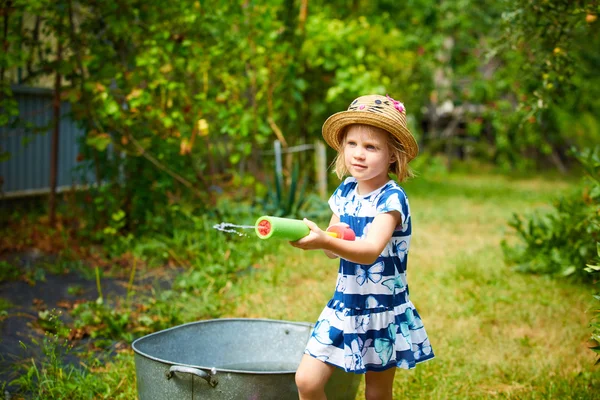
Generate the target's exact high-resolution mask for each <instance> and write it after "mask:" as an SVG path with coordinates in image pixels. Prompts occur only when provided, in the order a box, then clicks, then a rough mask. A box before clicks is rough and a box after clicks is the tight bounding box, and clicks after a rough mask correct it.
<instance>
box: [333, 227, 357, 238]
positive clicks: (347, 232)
mask: <svg viewBox="0 0 600 400" xmlns="http://www.w3.org/2000/svg"><path fill="white" fill-rule="evenodd" d="M327 232H334V233H336V234H337V238H338V239H343V240H355V239H356V234H355V233H354V231H353V230H352V229H350V227H349V226H348V225H346V224H344V223H339V224H333V225H331V226H330V227H329V228H327Z"/></svg>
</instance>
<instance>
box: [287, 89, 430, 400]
mask: <svg viewBox="0 0 600 400" xmlns="http://www.w3.org/2000/svg"><path fill="white" fill-rule="evenodd" d="M323 137H324V139H325V141H326V142H327V144H329V145H330V146H331V147H333V148H334V149H335V150H337V151H338V155H337V158H336V161H335V171H336V173H337V175H338V177H339V178H340V179H341V178H342V177H343V176H344V175H347V174H350V175H351V177H348V178H346V179H345V180H344V181H343V183H342V184H341V185H340V186H339V187H338V188H337V189H336V191H335V192H334V193H333V195H332V196H331V198H330V199H329V205H330V207H331V210H332V211H333V215H332V217H331V221H330V225H333V224H338V223H344V224H347V225H349V226H350V228H352V230H354V232H355V233H356V241H352V242H351V241H345V240H340V239H335V238H333V237H331V236H329V235H327V234H325V233H324V232H323V231H322V230H321V229H319V227H317V225H315V224H314V223H313V222H311V221H308V220H305V223H306V224H307V225H308V227H309V228H310V230H311V233H310V234H309V235H308V236H306V237H304V238H302V239H300V240H298V241H296V242H292V243H291V244H292V245H293V246H295V247H298V248H301V249H304V250H312V249H323V250H324V252H325V254H326V255H327V256H328V257H330V258H336V257H340V267H339V272H338V278H337V284H336V288H335V292H334V294H333V297H332V298H331V300H329V302H328V303H327V305H326V307H325V308H324V310H323V312H322V313H321V315H320V316H319V318H318V320H317V322H316V324H315V327H314V330H313V332H312V335H311V337H310V339H309V341H308V344H307V346H306V350H305V353H304V355H303V358H302V361H301V362H300V366H299V367H298V371H297V372H296V385H297V386H298V392H299V395H300V399H301V400H308V399H325V391H324V389H325V384H326V383H327V380H328V379H329V378H330V376H331V374H332V373H333V370H334V368H335V367H338V368H342V369H344V370H345V371H346V372H353V373H357V374H365V375H366V386H365V392H366V398H367V399H369V400H371V399H390V400H391V399H392V387H393V381H394V373H395V371H396V367H398V368H405V369H409V368H414V367H415V365H416V364H417V363H419V362H422V361H426V360H430V359H432V358H433V356H434V355H433V351H432V349H431V345H430V344H429V339H428V338H427V333H426V332H425V328H424V327H423V323H422V322H421V318H420V316H419V314H418V313H417V310H416V309H415V307H414V305H413V304H412V302H411V301H410V299H409V291H408V284H407V282H406V268H407V260H408V248H409V244H410V236H411V231H412V228H411V216H410V208H409V205H408V199H407V198H406V194H405V193H404V190H403V189H402V188H401V187H400V186H399V185H398V184H397V183H396V182H395V181H393V180H391V179H390V177H389V174H390V173H393V174H395V175H396V176H397V179H398V181H400V182H402V181H404V180H405V179H406V178H408V177H410V176H412V174H411V172H410V169H409V167H408V162H409V161H411V160H412V159H413V158H415V157H416V155H417V154H418V151H419V149H418V146H417V143H416V141H415V139H414V137H413V136H412V134H411V133H410V131H409V130H408V128H407V127H406V111H405V109H404V105H403V104H402V103H400V102H398V101H396V100H394V99H392V98H391V97H389V96H386V97H384V96H379V95H368V96H362V97H359V98H358V99H356V100H354V101H353V102H352V104H351V105H350V107H349V108H348V110H347V111H343V112H339V113H337V114H334V115H332V116H331V117H329V119H327V121H325V124H324V125H323Z"/></svg>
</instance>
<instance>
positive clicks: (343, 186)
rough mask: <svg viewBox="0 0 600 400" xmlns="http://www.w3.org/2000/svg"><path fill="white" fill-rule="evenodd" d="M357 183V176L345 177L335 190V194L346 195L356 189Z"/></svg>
mask: <svg viewBox="0 0 600 400" xmlns="http://www.w3.org/2000/svg"><path fill="white" fill-rule="evenodd" d="M357 185H358V181H357V180H356V178H354V177H352V176H350V177H348V178H346V179H344V181H343V182H342V183H340V185H339V186H338V188H337V189H336V190H335V192H334V194H338V195H341V196H345V195H347V194H348V193H350V192H351V191H353V190H355V189H356V186H357Z"/></svg>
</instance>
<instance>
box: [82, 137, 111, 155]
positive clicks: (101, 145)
mask: <svg viewBox="0 0 600 400" xmlns="http://www.w3.org/2000/svg"><path fill="white" fill-rule="evenodd" d="M111 142H112V138H111V137H110V135H109V134H108V133H99V134H96V135H93V136H88V137H87V138H86V139H85V143H86V144H87V145H89V146H92V147H93V148H95V149H96V150H98V151H104V150H106V148H107V147H108V145H109V144H111Z"/></svg>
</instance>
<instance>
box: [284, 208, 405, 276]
mask: <svg viewBox="0 0 600 400" xmlns="http://www.w3.org/2000/svg"><path fill="white" fill-rule="evenodd" d="M400 219H401V218H400V213H399V212H398V211H391V212H388V213H383V214H379V215H377V216H376V217H375V219H373V222H372V223H371V226H370V227H369V232H368V233H367V237H366V238H365V239H362V240H355V241H348V240H340V239H336V238H333V237H331V236H329V235H327V234H326V233H325V232H323V231H322V230H321V229H319V227H318V226H317V225H316V224H315V223H314V222H312V221H309V220H307V219H304V222H305V223H306V225H307V226H308V227H309V228H310V234H309V235H308V236H305V237H303V238H302V239H300V240H298V241H295V242H291V245H292V246H294V247H298V248H300V249H304V250H315V249H323V250H324V251H325V252H326V254H327V252H330V253H333V254H337V255H338V256H340V257H342V258H344V259H346V260H348V261H351V262H354V263H357V264H364V265H368V264H372V263H374V262H375V261H376V260H377V257H379V255H380V254H381V252H382V251H383V249H384V248H385V246H386V244H387V243H388V242H389V240H390V238H391V237H392V234H393V233H394V230H395V229H396V226H398V225H399V224H400V222H401V221H400Z"/></svg>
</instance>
